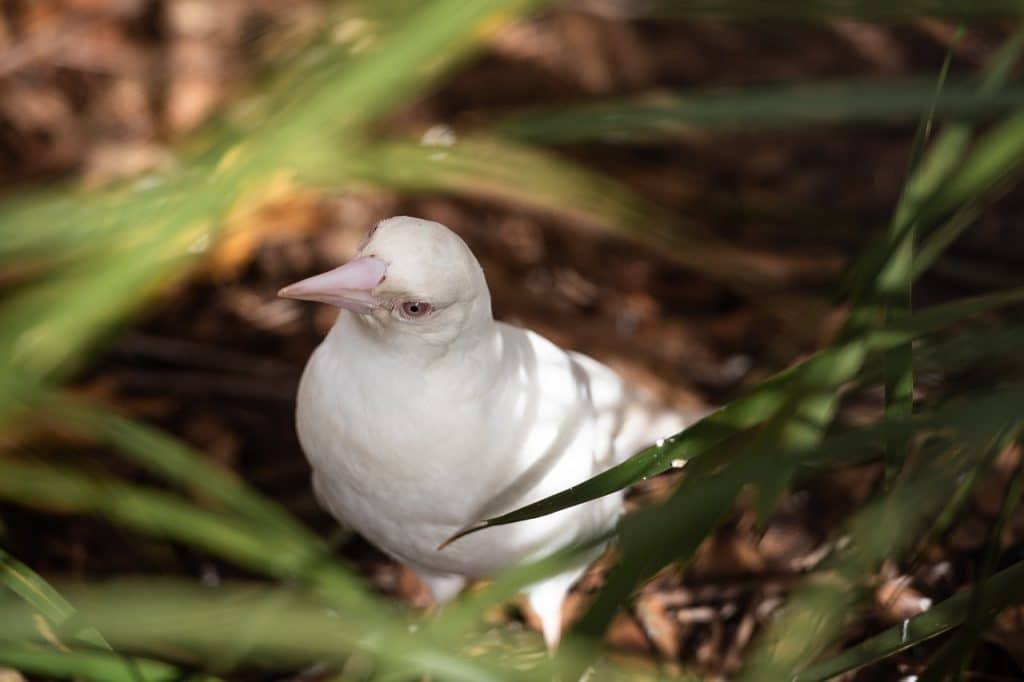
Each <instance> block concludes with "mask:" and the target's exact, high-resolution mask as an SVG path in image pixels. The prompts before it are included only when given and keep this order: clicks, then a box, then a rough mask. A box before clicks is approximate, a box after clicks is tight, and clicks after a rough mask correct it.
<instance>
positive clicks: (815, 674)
mask: <svg viewBox="0 0 1024 682" xmlns="http://www.w3.org/2000/svg"><path fill="white" fill-rule="evenodd" d="M980 589H981V590H982V594H983V595H984V596H983V598H982V600H981V610H982V612H984V613H991V612H993V611H999V610H1002V609H1003V608H1005V607H1007V606H1009V605H1011V604H1018V603H1020V602H1022V601H1024V561H1021V562H1017V563H1015V564H1014V565H1013V566H1011V567H1009V568H1007V569H1005V570H1003V571H1000V572H999V573H996V574H995V575H994V576H992V577H991V578H989V579H988V580H986V581H985V582H984V583H983V584H982V585H981V587H980ZM972 593H973V590H965V591H963V592H960V593H959V594H957V595H955V596H953V597H950V598H949V599H947V600H946V601H944V602H941V603H940V604H937V605H935V606H933V607H932V608H930V609H929V610H928V611H926V612H925V613H923V614H921V615H920V616H917V617H915V618H911V619H910V620H908V621H906V622H905V623H902V624H900V625H897V626H895V627H891V628H889V629H888V630H885V631H884V632H881V633H879V634H877V635H875V636H874V637H871V638H869V639H867V640H865V641H863V642H861V643H860V644H856V645H854V646H853V647H850V648H849V649H847V650H846V651H844V652H842V653H841V654H839V655H838V656H834V657H833V658H829V659H827V660H825V661H822V662H821V663H816V664H814V665H812V666H810V667H808V668H806V669H805V670H803V671H801V672H799V673H797V675H796V677H794V678H793V680H794V682H819V681H820V682H824V680H831V679H833V678H834V677H836V676H838V675H842V674H843V673H845V672H848V671H850V670H856V669H858V668H862V667H864V666H866V665H871V664H872V663H877V662H878V661H881V660H882V659H885V658H888V657H889V656H892V655H893V654H896V653H899V652H901V651H906V650H907V649H910V648H911V647H914V646H917V645H918V644H920V643H921V642H924V641H927V640H929V639H931V638H933V637H937V636H939V635H941V634H943V633H944V632H948V631H949V630H951V629H953V628H955V627H957V626H958V625H960V624H961V623H963V622H964V619H965V618H966V617H967V613H968V610H969V607H970V602H971V599H972Z"/></svg>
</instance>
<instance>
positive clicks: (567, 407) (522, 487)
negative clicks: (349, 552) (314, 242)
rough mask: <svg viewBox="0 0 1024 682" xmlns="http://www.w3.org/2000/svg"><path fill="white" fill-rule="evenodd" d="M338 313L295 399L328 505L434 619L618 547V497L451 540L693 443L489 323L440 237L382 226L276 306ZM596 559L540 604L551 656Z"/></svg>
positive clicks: (478, 276)
mask: <svg viewBox="0 0 1024 682" xmlns="http://www.w3.org/2000/svg"><path fill="white" fill-rule="evenodd" d="M280 295H281V296H284V297H287V298H295V299H302V300H308V301H319V302H323V303H328V304H331V305H334V306H338V307H340V308H342V310H341V312H340V314H339V316H338V318H337V321H336V322H335V324H334V326H333V328H332V329H331V330H330V332H329V333H328V335H327V337H326V338H325V339H324V341H323V343H321V344H320V346H319V347H318V348H317V349H316V351H315V352H314V353H313V355H312V357H311V358H310V360H309V362H308V364H307V365H306V369H305V371H304V372H303V375H302V381H301V383H300V385H299V392H298V399H297V409H296V424H297V428H298V434H299V440H300V442H301V444H302V448H303V450H304V451H305V454H306V457H307V458H308V459H309V463H310V465H311V466H312V469H313V488H314V491H315V493H316V495H317V498H318V499H319V501H320V503H321V504H322V505H323V506H324V507H325V508H326V509H327V510H328V511H329V512H330V513H331V514H332V515H333V516H334V517H335V518H337V519H338V520H339V521H340V522H342V523H344V524H347V525H349V526H351V527H352V528H354V529H355V530H356V531H358V532H359V533H361V534H362V535H363V536H364V537H366V538H367V539H368V540H370V541H371V542H372V543H374V544H375V545H377V546H378V547H379V548H380V549H382V550H383V551H384V552H386V553H387V554H389V555H391V556H392V557H394V558H395V559H397V560H398V561H400V562H402V563H404V564H406V565H407V566H409V567H410V568H411V569H412V570H413V571H414V572H415V573H416V574H417V575H418V576H419V577H420V578H421V579H422V580H423V582H424V583H425V584H426V585H427V587H428V589H429V590H430V592H431V594H432V595H433V597H434V600H435V601H436V602H437V603H438V604H443V603H445V602H446V601H448V600H450V599H452V598H453V597H455V596H456V595H457V594H458V593H459V591H460V590H461V589H462V588H463V587H464V586H465V584H466V582H467V580H471V579H476V578H483V577H486V576H488V575H491V574H494V573H496V572H498V571H499V570H501V569H502V568H505V567H507V566H510V565H512V564H516V563H520V562H524V561H530V560H534V559H540V558H542V557H544V556H546V555H549V554H550V553H552V552H553V551H555V550H557V549H560V548H562V547H564V546H566V545H569V544H572V543H574V542H578V541H582V540H586V539H590V538H592V537H593V536H595V535H597V534H600V533H603V532H605V531H607V530H609V529H611V528H612V527H613V526H614V525H615V523H616V521H617V519H618V517H619V515H620V513H621V509H622V496H621V493H620V494H613V495H607V496H605V497H602V498H600V499H597V500H593V501H591V502H587V503H585V504H582V505H579V506H576V507H572V508H569V509H565V510H562V511H559V512H557V513H554V514H551V515H548V516H544V517H541V518H537V519H532V520H529V521H524V522H520V523H516V524H511V525H506V526H497V527H492V528H487V529H485V530H482V531H480V532H478V533H475V534H472V535H469V536H467V537H464V538H461V539H459V540H457V541H455V542H453V543H451V544H449V545H447V546H446V547H444V548H439V545H441V544H442V543H443V542H444V541H445V540H447V539H448V538H450V537H451V536H452V535H453V534H455V533H456V532H458V531H460V530H462V529H464V528H466V527H467V526H469V525H471V524H473V523H475V522H477V521H479V520H481V519H484V518H487V517H490V516H494V515H497V514H501V513H504V512H508V511H511V510H513V509H515V508H518V507H521V506H523V505H525V504H528V503H531V502H535V501H537V500H539V499H542V498H544V497H547V496H548V495H551V494H553V493H556V492H559V491H561V490H564V489H565V488H568V487H569V486H571V485H574V484H577V483H580V482H582V481H585V480H586V479H588V478H590V477H591V476H594V475H595V474H597V473H600V472H601V471H603V470H605V469H607V468H609V467H611V466H612V465H614V464H616V463H618V462H620V461H622V460H623V459H625V458H626V457H628V456H630V455H631V454H633V453H634V452H636V451H637V450H639V449H640V448H642V447H644V446H646V445H648V444H650V443H651V442H653V441H654V440H655V439H656V438H658V437H661V436H668V435H671V434H673V433H675V432H677V431H679V430H681V429H682V428H683V427H684V426H686V425H687V423H686V422H687V420H686V419H685V418H684V417H683V416H681V415H679V414H677V413H674V412H670V411H667V410H664V409H661V408H659V407H658V406H657V405H656V404H655V402H654V401H653V400H652V399H651V398H650V397H649V396H647V395H646V394H643V393H642V392H640V391H638V390H636V389H634V388H632V387H630V386H628V385H627V384H626V383H625V382H624V381H623V380H622V379H621V378H620V377H619V376H618V375H617V374H616V373H615V372H614V371H612V370H611V369H609V368H608V367H606V366H605V365H603V364H601V363H599V362H597V361H596V360H593V359H592V358H589V357H587V356H585V355H581V354H579V353H574V352H571V351H565V350H562V349H561V348H559V347H558V346H556V345H554V344H553V343H551V342H550V341H548V340H547V339H545V338H544V337H542V336H540V335H539V334H536V333H534V332H532V331H529V330H526V329H520V328H517V327H514V326H511V325H508V324H504V323H502V322H497V321H495V320H494V318H493V316H492V314H491V297H490V292H489V291H488V288H487V282H486V280H485V279H484V273H483V270H482V268H481V267H480V264H479V263H478V262H477V259H476V258H475V257H474V256H473V253H472V252H471V251H470V250H469V247H468V246H466V244H465V242H463V241H462V239H460V238H459V237H458V236H457V235H456V234H455V233H454V232H452V231H451V230H449V229H448V228H446V227H445V226H443V225H441V224H439V223H435V222H431V221H427V220H421V219H417V218H410V217H404V216H400V217H395V218H390V219H388V220H384V221H382V222H380V223H378V224H377V226H376V227H375V228H374V229H373V230H371V231H370V234H369V235H368V237H367V238H366V240H365V241H364V243H363V245H362V247H361V248H360V250H359V253H358V254H357V257H356V258H355V259H354V260H352V261H351V262H349V263H347V264H346V265H343V266H341V267H339V268H336V269H334V270H331V271H329V272H326V273H323V274H321V275H317V276H315V277H311V278H309V279H305V280H302V281H301V282H297V283H295V284H292V285H290V286H288V287H285V288H284V289H282V290H281V291H280ZM599 553H600V548H597V549H595V550H594V551H593V552H592V553H591V554H588V555H586V556H583V557H582V558H581V559H580V561H579V562H578V563H577V564H576V565H574V566H572V567H571V568H569V569H567V570H565V571H564V572H562V573H559V574H557V575H555V576H553V577H551V578H548V579H545V580H543V581H542V582H538V583H535V584H533V585H530V586H529V587H527V588H526V589H525V590H524V592H525V594H526V596H527V600H528V602H529V604H530V606H531V608H532V609H533V610H534V612H535V613H536V614H537V616H538V617H539V619H540V621H541V624H542V630H543V634H544V639H545V641H546V642H547V644H548V646H549V647H554V646H555V645H556V644H557V643H558V640H559V637H560V635H561V629H562V603H563V601H564V599H565V596H566V594H567V592H568V590H569V588H570V587H571V586H572V584H573V583H574V582H576V580H578V579H579V577H580V576H581V575H582V574H583V572H584V570H585V569H586V567H587V565H588V564H589V563H590V562H591V561H593V559H594V558H596V556H597V555H598V554H599Z"/></svg>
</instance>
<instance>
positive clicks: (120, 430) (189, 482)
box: [36, 395, 322, 547]
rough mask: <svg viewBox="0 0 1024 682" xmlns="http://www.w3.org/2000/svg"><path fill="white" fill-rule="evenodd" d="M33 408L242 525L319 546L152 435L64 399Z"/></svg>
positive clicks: (243, 488) (256, 498)
mask: <svg viewBox="0 0 1024 682" xmlns="http://www.w3.org/2000/svg"><path fill="white" fill-rule="evenodd" d="M38 407H39V412H37V416H36V418H42V419H44V421H45V422H52V423H53V425H54V426H55V427H61V428H66V427H68V426H72V427H75V428H81V429H83V430H84V431H86V432H87V433H89V434H92V435H94V436H96V437H97V438H100V439H101V440H104V441H106V442H108V443H109V444H110V445H112V446H113V447H114V448H115V449H116V450H118V451H119V452H121V453H122V454H123V455H124V456H125V457H126V458H127V459H129V460H131V461H132V462H134V463H135V464H137V465H139V466H141V467H142V468H144V469H146V470H147V471H150V472H151V473H153V474H156V475H157V476H160V477H162V478H164V479H166V480H168V481H171V482H173V483H176V484H178V485H180V486H182V487H183V488H185V489H186V490H189V491H190V492H192V493H193V494H195V495H198V496H200V497H202V498H205V499H207V500H212V501H214V502H216V503H219V504H220V505H222V506H223V507H224V508H226V509H228V510H230V511H232V512H234V513H236V514H238V515H239V516H240V517H241V518H243V519H246V520H248V521H250V522H252V523H256V524H262V525H264V527H265V528H267V529H268V530H269V529H276V530H277V531H278V532H282V533H286V534H288V535H290V536H291V537H292V538H294V539H296V540H301V541H302V542H305V543H306V544H307V545H309V546H310V547H319V546H321V544H322V543H321V542H320V540H319V539H318V538H317V537H316V536H315V535H313V534H312V533H311V532H310V531H309V530H308V529H307V528H305V527H304V526H302V524H300V523H299V522H297V521H296V520H295V519H294V518H292V517H291V516H290V515H289V514H288V513H287V512H286V511H284V509H282V508H281V507H280V506H279V505H277V504H276V503H274V502H272V501H270V500H268V499H267V498H265V497H263V496H262V495H260V494H258V493H256V492H255V491H253V490H252V489H251V488H250V487H249V486H248V485H246V484H245V482H244V481H242V480H240V479H239V478H238V477H237V476H234V475H233V474H231V473H229V472H227V471H226V470H224V469H221V468H220V467H217V466H215V465H213V464H212V463H210V462H209V461H208V460H207V459H206V458H205V457H204V456H203V455H202V454H201V453H199V452H196V451H195V450H194V449H192V448H191V447H189V446H188V445H186V444H185V443H183V442H181V441H180V440H177V439H176V438H173V437H171V436H169V435H167V434H166V433H163V432H161V431H160V430H158V429H155V428H153V427H150V426H147V425H145V424H142V423H140V422H137V421H133V420H131V419H128V418H127V417H122V416H121V415H118V414H116V413H114V412H111V411H109V410H105V409H103V408H100V407H98V406H95V405H91V404H89V403H86V402H85V401H83V400H80V399H75V398H71V397H69V396H62V395H51V396H49V397H47V398H45V399H43V400H41V401H40V402H39V404H38Z"/></svg>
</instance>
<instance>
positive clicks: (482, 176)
mask: <svg viewBox="0 0 1024 682" xmlns="http://www.w3.org/2000/svg"><path fill="white" fill-rule="evenodd" d="M344 163H345V164H346V165H345V170H344V173H345V174H347V175H350V176H352V177H353V178H355V179H358V180H362V181H365V182H370V183H373V184H376V185H380V186H383V187H388V188H393V189H401V190H403V191H406V192H410V191H411V192H449V193H455V194H461V195H465V196H471V197H479V198H486V199H491V200H499V201H503V202H508V203H513V204H519V205H525V206H531V207H534V208H537V209H541V210H544V211H548V212H551V213H553V214H556V215H564V216H566V217H569V218H574V219H581V220H583V221H585V222H590V223H596V224H599V225H603V226H605V227H609V228H614V229H615V230H616V231H618V232H620V233H622V234H623V235H624V236H625V237H627V238H630V239H633V240H636V241H639V242H642V243H646V244H649V245H651V246H653V247H655V248H657V249H659V250H661V251H665V249H666V247H668V251H667V254H668V255H669V256H670V257H672V258H673V259H674V260H675V261H676V262H677V263H679V264H680V265H684V266H686V267H688V268H692V269H693V270H696V271H698V272H701V273H704V274H705V275H708V276H710V277H713V278H715V279H717V280H719V281H722V282H726V283H728V284H729V285H730V286H733V287H740V288H742V287H746V288H748V289H750V288H758V290H763V288H764V287H772V288H778V287H781V286H783V285H785V284H786V282H787V279H788V278H789V276H790V275H789V273H788V272H786V271H785V268H779V267H777V266H776V265H775V264H773V263H769V262H767V261H766V260H765V259H762V258H759V257H758V256H757V255H756V254H753V255H752V254H750V253H749V252H746V251H744V250H742V249H738V248H736V247H735V246H733V245H731V244H729V243H727V242H725V241H724V240H722V239H720V238H718V237H716V236H715V235H713V234H711V233H709V232H706V231H704V230H702V229H700V228H698V227H696V226H694V225H688V224H679V220H678V219H677V218H674V217H673V216H671V215H670V214H669V213H668V212H667V211H665V210H664V209H663V208H661V207H659V206H656V205H654V204H652V203H651V202H649V201H646V200H644V199H642V198H641V197H639V196H638V195H636V194H635V193H633V192H632V191H630V190H629V189H628V188H626V187H625V186H624V185H622V184H620V183H618V182H616V181H614V180H612V179H610V178H606V177H604V176H601V175H599V174H596V173H593V172H591V171H588V170H586V169H584V168H583V167H581V166H579V165H577V164H574V163H572V162H569V161H566V160H562V159H559V158H557V157H555V156H553V155H551V154H548V153H545V152H541V151H538V150H536V149H531V148H530V147H526V146H522V145H518V144H516V143H514V142H510V141H503V140H500V139H497V138H488V137H482V136H479V135H477V136H470V137H466V138H464V139H461V140H459V141H457V142H455V143H453V144H451V145H450V146H443V147H438V146H425V145H422V144H418V143H411V142H394V141H392V142H382V143H377V144H371V145H368V146H366V147H364V148H361V149H360V150H359V151H358V152H357V153H355V154H353V155H351V156H349V157H348V158H347V159H346V160H345V162H344ZM324 173H325V179H336V178H337V175H338V169H337V164H336V163H332V164H328V165H327V166H326V167H325V171H324Z"/></svg>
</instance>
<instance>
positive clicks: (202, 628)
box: [0, 579, 535, 682]
mask: <svg viewBox="0 0 1024 682" xmlns="http://www.w3.org/2000/svg"><path fill="white" fill-rule="evenodd" d="M67 594H68V595H69V596H70V597H71V598H72V599H73V600H74V602H75V604H76V605H77V606H78V608H79V612H80V613H81V616H82V618H84V619H88V621H89V622H91V623H95V624H96V626H97V627H98V628H100V629H101V630H102V631H103V632H104V633H105V634H106V635H107V637H108V638H109V639H110V641H111V643H112V644H113V645H114V646H115V647H117V648H118V649H124V650H138V649H148V650H152V649H153V648H157V649H159V650H162V651H169V652H174V654H173V655H176V656H179V657H186V658H187V659H189V660H191V661H194V662H198V663H199V664H200V665H201V666H203V667H206V666H209V665H210V664H211V663H212V662H215V661H217V660H218V659H219V657H220V656H221V655H222V652H224V651H225V650H230V651H234V650H237V647H238V644H239V637H240V633H244V640H245V644H246V647H245V649H244V652H245V655H244V656H243V657H242V658H241V659H240V660H239V663H240V664H241V665H245V664H247V663H250V662H252V663H259V664H261V665H263V666H266V665H268V664H270V665H273V667H275V668H277V669H281V668H295V667H300V666H308V665H309V663H310V661H320V662H322V663H325V664H329V665H334V666H340V665H342V664H344V662H345V660H346V659H347V658H348V656H349V655H351V654H352V653H353V652H358V651H362V652H366V653H368V654H371V655H373V656H375V657H377V660H378V661H380V665H381V669H383V670H384V671H386V670H387V669H388V668H389V667H391V668H393V667H396V666H402V667H407V668H408V669H409V670H414V671H417V673H418V676H423V675H425V676H430V677H431V678H433V679H444V680H463V681H465V682H503V681H505V680H523V681H525V680H530V679H535V678H533V677H532V676H531V675H530V672H529V671H528V670H526V671H524V670H516V669H515V668H513V667H511V666H501V665H499V662H498V661H497V660H495V657H494V656H493V655H491V654H487V653H484V654H481V653H480V652H476V654H475V656H474V655H470V654H469V653H464V652H463V651H461V648H460V647H458V646H452V644H451V643H450V642H437V641H435V640H433V639H431V638H430V637H427V636H424V633H423V632H420V633H414V632H411V631H410V627H409V623H408V622H407V621H405V620H404V619H400V618H397V617H395V616H394V615H392V613H391V610H390V609H388V608H386V607H384V606H383V605H377V607H376V608H377V612H376V613H375V614H374V616H373V618H371V619H369V620H367V619H366V618H365V617H358V616H357V614H353V613H352V612H347V611H342V612H340V613H339V612H332V611H331V610H329V609H326V608H324V605H323V603H322V602H320V601H317V600H313V599H310V598H309V597H308V596H306V595H304V594H303V593H301V592H295V591H289V590H283V589H280V588H273V589H272V588H267V587H264V586H260V585H253V584H248V585H240V584H230V583H229V584H225V585H222V586H220V587H218V588H217V589H216V590H211V589H208V588H202V587H199V586H197V585H195V584H194V583H188V582H185V581H158V580H153V579H148V580H141V581H139V580H137V581H120V582H114V581H110V582H108V583H106V584H103V585H94V586H83V587H79V588H76V589H74V590H69V591H68V592H67ZM282 603H284V604H287V607H286V608H280V604H282ZM139 604H145V605H146V608H138V606H139ZM268 606H270V607H271V608H272V609H273V610H272V612H273V613H274V618H271V619H255V620H253V619H251V614H253V613H262V612H267V609H268ZM11 615H12V616H13V617H11V618H5V619H0V641H3V640H7V641H28V640H31V639H33V638H35V637H36V633H35V632H34V631H33V629H32V626H31V624H30V623H27V622H26V621H25V619H24V618H22V617H19V616H21V615H22V614H21V613H19V612H18V609H17V608H14V609H11Z"/></svg>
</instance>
